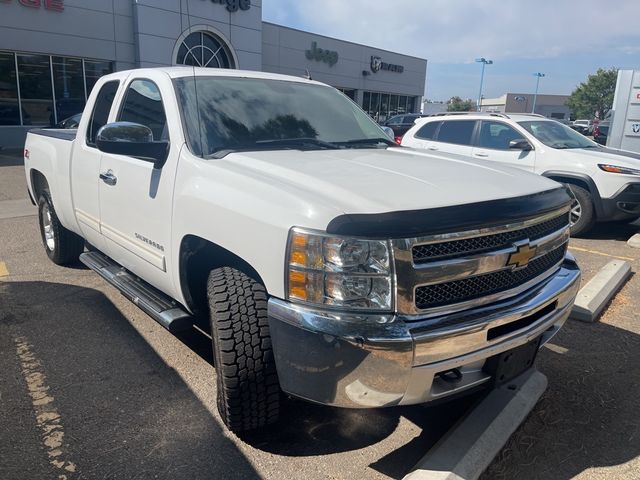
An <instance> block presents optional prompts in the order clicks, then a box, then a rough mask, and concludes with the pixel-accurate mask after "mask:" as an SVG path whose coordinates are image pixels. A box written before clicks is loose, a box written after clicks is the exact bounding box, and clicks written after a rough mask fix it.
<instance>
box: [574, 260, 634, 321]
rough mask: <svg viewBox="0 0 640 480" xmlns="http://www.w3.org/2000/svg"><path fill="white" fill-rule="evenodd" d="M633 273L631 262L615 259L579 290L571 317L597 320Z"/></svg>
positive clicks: (581, 319)
mask: <svg viewBox="0 0 640 480" xmlns="http://www.w3.org/2000/svg"><path fill="white" fill-rule="evenodd" d="M630 275H631V264H630V263H629V262H625V261H623V260H613V261H611V262H609V263H607V264H606V265H605V266H604V267H602V269H601V270H600V271H599V272H598V273H597V274H596V275H595V276H594V277H593V278H592V279H591V280H590V281H589V283H587V284H586V285H585V286H584V287H582V288H581V289H580V291H579V292H578V296H577V297H576V303H575V305H574V306H573V310H571V317H570V318H573V319H575V320H580V321H583V322H595V321H596V320H597V319H598V316H599V315H600V313H602V310H603V309H604V307H605V306H606V305H607V303H608V302H609V300H611V298H613V296H614V295H615V294H616V293H617V292H618V290H620V288H621V287H622V285H623V284H624V283H625V282H626V281H627V279H628V278H629V276H630Z"/></svg>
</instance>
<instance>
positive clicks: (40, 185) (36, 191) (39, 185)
mask: <svg viewBox="0 0 640 480" xmlns="http://www.w3.org/2000/svg"><path fill="white" fill-rule="evenodd" d="M29 173H30V175H29V176H30V177H31V191H32V192H33V197H34V198H33V200H34V201H35V203H36V204H37V203H38V198H40V195H41V194H42V192H43V191H45V190H49V191H50V190H51V189H50V188H49V182H48V181H47V177H45V176H44V174H43V173H42V172H41V171H40V170H36V169H35V168H32V169H31V171H30V172H29Z"/></svg>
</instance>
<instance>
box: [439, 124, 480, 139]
mask: <svg viewBox="0 0 640 480" xmlns="http://www.w3.org/2000/svg"><path fill="white" fill-rule="evenodd" d="M475 126H476V121H475V120H449V121H446V122H442V126H441V127H440V131H439V132H438V141H439V142H445V143H455V144H457V145H471V139H472V137H473V129H474V128H475Z"/></svg>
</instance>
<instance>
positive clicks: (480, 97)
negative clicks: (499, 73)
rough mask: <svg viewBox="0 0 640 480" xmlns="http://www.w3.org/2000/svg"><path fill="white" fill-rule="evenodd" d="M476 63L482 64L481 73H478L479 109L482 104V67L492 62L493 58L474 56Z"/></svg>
mask: <svg viewBox="0 0 640 480" xmlns="http://www.w3.org/2000/svg"><path fill="white" fill-rule="evenodd" d="M476 62H477V63H481V64H482V73H481V74H480V93H478V111H480V107H481V105H482V82H483V80H484V67H485V65H491V64H493V60H487V59H486V58H484V57H482V58H476Z"/></svg>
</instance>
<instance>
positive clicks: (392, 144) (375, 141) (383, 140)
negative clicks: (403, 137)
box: [336, 137, 399, 147]
mask: <svg viewBox="0 0 640 480" xmlns="http://www.w3.org/2000/svg"><path fill="white" fill-rule="evenodd" d="M336 143H337V144H339V145H344V146H345V147H349V146H350V145H371V144H376V145H378V144H380V143H384V144H386V145H387V146H389V147H397V146H399V145H398V144H397V143H396V142H394V141H393V140H391V139H390V138H383V137H377V138H356V139H354V140H347V141H345V142H336Z"/></svg>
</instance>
